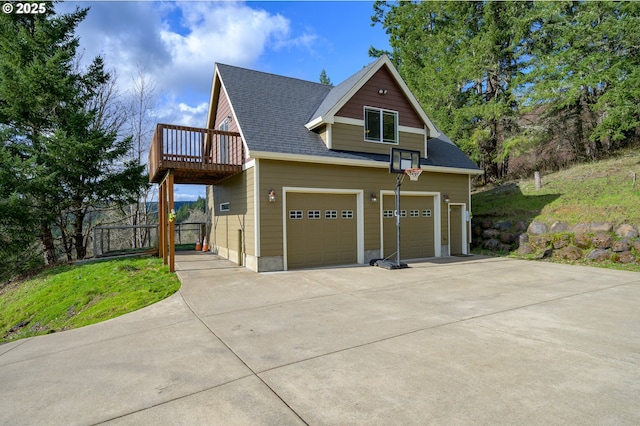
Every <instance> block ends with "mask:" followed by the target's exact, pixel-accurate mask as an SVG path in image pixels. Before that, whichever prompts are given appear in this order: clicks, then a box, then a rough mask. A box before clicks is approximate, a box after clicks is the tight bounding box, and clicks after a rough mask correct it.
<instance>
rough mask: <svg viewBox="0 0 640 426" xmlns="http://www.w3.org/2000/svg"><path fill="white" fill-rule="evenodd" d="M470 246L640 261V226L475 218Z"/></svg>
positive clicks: (538, 256) (543, 255)
mask: <svg viewBox="0 0 640 426" xmlns="http://www.w3.org/2000/svg"><path fill="white" fill-rule="evenodd" d="M471 229H472V235H473V238H472V247H474V248H475V247H479V248H482V249H485V250H489V251H493V252H503V253H508V252H512V251H517V253H518V254H519V255H520V256H526V257H530V258H534V259H544V258H550V257H551V258H556V259H559V260H564V261H570V262H576V261H581V260H588V261H591V262H604V261H613V262H618V263H626V264H636V263H640V238H639V236H638V235H639V231H640V227H639V226H636V225H632V224H626V223H625V224H622V225H619V226H614V224H611V223H606V222H597V223H580V224H577V225H570V224H567V223H564V222H555V223H552V224H546V223H543V222H539V221H533V222H531V223H529V224H527V223H526V222H525V221H516V222H508V221H500V222H495V223H494V222H492V221H491V220H488V219H477V218H474V219H473V220H472V222H471Z"/></svg>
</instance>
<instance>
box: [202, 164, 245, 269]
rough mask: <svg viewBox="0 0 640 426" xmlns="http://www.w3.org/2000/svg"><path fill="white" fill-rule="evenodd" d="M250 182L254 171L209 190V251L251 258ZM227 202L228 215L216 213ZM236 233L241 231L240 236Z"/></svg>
mask: <svg viewBox="0 0 640 426" xmlns="http://www.w3.org/2000/svg"><path fill="white" fill-rule="evenodd" d="M254 182H255V180H254V168H249V169H247V170H245V171H244V172H243V173H242V174H240V175H237V176H234V177H232V178H230V179H228V180H225V181H223V182H221V183H220V184H219V185H214V186H213V187H212V188H213V191H210V195H209V196H208V201H209V203H210V208H211V211H212V230H211V241H210V245H211V246H212V247H213V246H215V247H219V248H224V249H227V250H230V251H233V252H234V253H240V252H241V253H245V254H247V255H252V256H254V255H255V221H254V217H255V209H254V195H253V194H254ZM227 202H228V203H229V208H230V209H229V211H228V212H225V211H220V204H221V203H227ZM238 231H242V235H241V236H240V235H239V232H238ZM230 257H231V260H233V261H236V260H237V259H236V258H233V256H230Z"/></svg>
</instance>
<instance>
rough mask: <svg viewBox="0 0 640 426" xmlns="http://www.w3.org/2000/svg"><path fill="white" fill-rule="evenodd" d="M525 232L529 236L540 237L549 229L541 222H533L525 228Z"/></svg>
mask: <svg viewBox="0 0 640 426" xmlns="http://www.w3.org/2000/svg"><path fill="white" fill-rule="evenodd" d="M527 232H528V233H529V234H531V235H542V234H546V233H547V232H549V229H548V228H547V225H546V224H544V223H542V222H538V221H537V220H534V221H533V222H531V223H530V224H529V227H528V228H527Z"/></svg>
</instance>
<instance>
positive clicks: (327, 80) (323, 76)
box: [320, 68, 333, 86]
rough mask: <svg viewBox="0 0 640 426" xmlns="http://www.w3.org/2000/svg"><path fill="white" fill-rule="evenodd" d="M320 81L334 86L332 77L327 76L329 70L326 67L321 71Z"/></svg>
mask: <svg viewBox="0 0 640 426" xmlns="http://www.w3.org/2000/svg"><path fill="white" fill-rule="evenodd" d="M320 83H322V84H326V85H327V86H333V84H332V83H331V79H330V78H329V77H327V71H326V70H325V69H324V68H322V71H320Z"/></svg>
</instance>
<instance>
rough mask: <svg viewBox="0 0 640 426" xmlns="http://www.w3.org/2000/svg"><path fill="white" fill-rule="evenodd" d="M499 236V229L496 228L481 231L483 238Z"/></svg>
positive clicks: (496, 237) (488, 238)
mask: <svg viewBox="0 0 640 426" xmlns="http://www.w3.org/2000/svg"><path fill="white" fill-rule="evenodd" d="M499 237H500V231H498V230H497V229H485V230H484V231H482V238H484V239H485V240H490V239H498V238H499Z"/></svg>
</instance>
